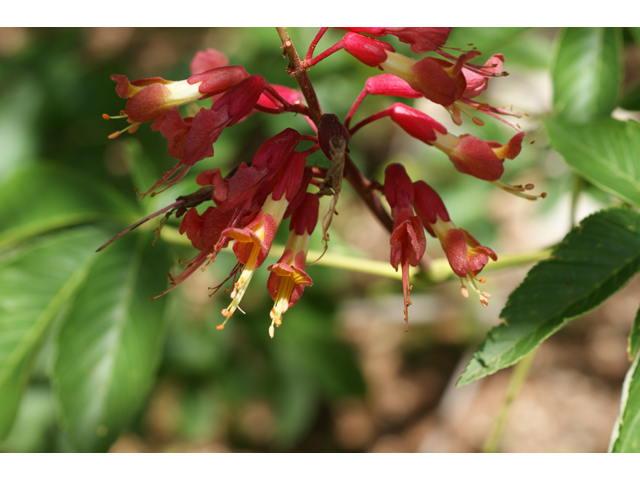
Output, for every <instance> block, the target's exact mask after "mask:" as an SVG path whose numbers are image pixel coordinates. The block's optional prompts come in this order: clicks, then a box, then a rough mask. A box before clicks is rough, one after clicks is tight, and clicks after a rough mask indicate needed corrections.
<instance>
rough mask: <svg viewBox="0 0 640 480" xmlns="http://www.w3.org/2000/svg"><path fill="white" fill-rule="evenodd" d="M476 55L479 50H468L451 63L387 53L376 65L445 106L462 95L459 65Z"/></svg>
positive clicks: (461, 75)
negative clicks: (382, 60) (378, 64)
mask: <svg viewBox="0 0 640 480" xmlns="http://www.w3.org/2000/svg"><path fill="white" fill-rule="evenodd" d="M476 55H479V52H477V51H475V50H472V51H470V52H466V53H464V54H462V55H461V56H460V57H459V58H458V59H457V60H456V62H455V63H451V62H449V61H447V60H443V59H440V58H432V57H425V58H422V59H421V60H417V61H416V60H414V59H412V58H408V57H405V56H404V55H400V54H399V53H389V54H388V55H387V59H386V60H385V61H384V62H382V63H381V64H380V68H381V69H382V70H384V71H385V72H389V73H393V74H394V75H397V76H399V77H400V78H403V79H405V80H406V81H407V82H408V83H409V85H411V88H413V89H414V90H416V91H418V92H420V93H422V94H423V95H424V96H425V97H426V98H428V99H429V100H431V101H432V102H434V103H437V104H439V105H442V106H445V107H447V106H449V105H451V104H452V103H454V102H455V101H456V100H458V99H459V98H461V97H462V95H463V94H464V92H465V90H466V88H467V82H466V79H465V76H464V74H463V73H462V67H463V66H464V64H465V63H466V62H468V61H469V60H471V59H472V58H473V57H475V56H476Z"/></svg>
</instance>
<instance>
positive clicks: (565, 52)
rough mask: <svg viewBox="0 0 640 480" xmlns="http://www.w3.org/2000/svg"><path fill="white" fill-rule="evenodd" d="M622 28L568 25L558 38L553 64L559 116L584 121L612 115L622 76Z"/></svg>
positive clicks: (555, 99)
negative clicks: (573, 26) (572, 26)
mask: <svg viewBox="0 0 640 480" xmlns="http://www.w3.org/2000/svg"><path fill="white" fill-rule="evenodd" d="M622 50H623V44H622V31H621V29H619V28H566V29H564V31H563V32H562V33H561V35H559V37H558V43H557V44H556V50H555V57H554V61H553V64H552V67H551V78H552V81H553V106H554V108H555V112H556V114H557V115H558V117H559V118H560V119H562V120H565V121H569V122H571V123H584V122H588V121H590V120H593V119H594V118H597V117H603V116H609V114H610V113H611V112H612V111H613V109H614V108H616V106H617V102H618V95H619V89H620V83H621V79H622V62H621V58H622Z"/></svg>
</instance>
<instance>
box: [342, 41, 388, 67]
mask: <svg viewBox="0 0 640 480" xmlns="http://www.w3.org/2000/svg"><path fill="white" fill-rule="evenodd" d="M342 40H343V42H344V44H343V45H344V49H345V50H346V51H347V52H349V53H350V54H351V55H353V56H354V57H356V58H357V59H358V60H360V61H361V62H362V63H364V64H365V65H367V66H369V67H377V66H379V65H380V64H381V63H382V62H384V61H385V60H386V59H387V54H388V53H390V52H395V50H394V49H393V47H392V46H391V45H389V44H388V43H384V42H381V41H380V40H376V39H375V38H369V37H365V36H364V35H358V34H357V33H347V34H345V36H344V38H343V39H342Z"/></svg>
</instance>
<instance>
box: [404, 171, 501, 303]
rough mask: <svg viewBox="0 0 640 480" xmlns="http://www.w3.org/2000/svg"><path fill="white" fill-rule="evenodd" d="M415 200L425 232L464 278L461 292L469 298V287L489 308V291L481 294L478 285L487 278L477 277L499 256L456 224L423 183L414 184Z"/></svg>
mask: <svg viewBox="0 0 640 480" xmlns="http://www.w3.org/2000/svg"><path fill="white" fill-rule="evenodd" d="M413 186H414V191H415V198H414V202H413V208H414V209H415V211H416V213H417V214H418V216H419V217H420V219H421V220H422V223H423V224H424V227H425V229H426V230H427V231H428V232H429V234H430V235H431V236H433V237H437V238H438V240H440V244H441V245H442V249H443V250H444V252H445V254H446V256H447V260H448V261H449V265H450V266H451V269H452V270H453V272H454V273H455V274H456V275H457V276H458V277H460V281H461V283H462V287H461V291H462V294H463V295H464V296H465V297H468V295H469V294H468V292H467V287H466V286H465V284H464V282H463V281H462V280H463V279H466V280H467V284H468V285H469V287H471V289H472V290H473V291H474V292H476V294H477V295H478V298H479V299H480V303H482V305H483V306H485V307H486V306H487V305H488V303H489V302H488V299H489V298H491V295H489V294H488V293H487V292H481V291H480V289H479V288H478V285H477V283H484V282H485V280H484V278H481V279H478V278H477V275H478V274H479V273H480V272H481V271H482V269H483V268H484V266H485V265H486V264H487V263H488V262H489V258H491V259H492V260H494V261H496V260H498V256H497V255H496V254H495V252H494V251H493V250H491V249H490V248H489V247H484V246H482V245H480V243H479V242H478V241H477V240H476V239H475V238H474V237H473V236H471V234H470V233H469V232H467V231H466V230H464V229H462V228H458V227H456V225H455V224H454V223H453V222H452V221H451V219H450V218H449V213H448V212H447V209H446V207H445V206H444V203H443V202H442V199H441V198H440V195H438V194H437V193H436V191H435V190H434V189H433V188H431V187H430V186H429V185H427V184H426V183H425V182H423V181H422V180H420V181H418V182H415V183H414V184H413Z"/></svg>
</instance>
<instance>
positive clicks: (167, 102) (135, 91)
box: [111, 66, 249, 123]
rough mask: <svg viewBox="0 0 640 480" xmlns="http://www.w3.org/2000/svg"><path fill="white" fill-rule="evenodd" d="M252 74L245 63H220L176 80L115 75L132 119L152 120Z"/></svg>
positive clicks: (215, 92)
mask: <svg viewBox="0 0 640 480" xmlns="http://www.w3.org/2000/svg"><path fill="white" fill-rule="evenodd" d="M248 76H249V74H248V73H247V72H246V70H245V69H244V68H243V67H240V66H234V67H220V68H214V69H213V70H208V71H206V72H203V73H198V74H196V75H192V76H191V77H189V78H188V79H187V80H182V81H179V82H172V81H170V80H165V79H163V78H160V77H154V78H143V79H140V80H135V81H133V82H130V81H129V80H128V79H127V77H126V76H124V75H111V80H113V81H114V82H116V83H117V84H118V86H117V87H116V93H117V94H118V96H119V97H120V98H128V99H129V101H128V102H127V106H126V108H125V110H126V112H127V115H128V117H129V118H128V122H129V123H143V122H152V121H154V120H157V119H158V118H160V116H161V115H162V114H164V113H165V112H167V111H169V110H171V109H172V108H174V107H178V106H180V105H186V104H187V103H191V102H195V101H196V100H201V99H203V98H207V97H210V96H212V95H216V94H218V93H222V92H224V91H226V90H228V89H229V88H231V87H233V86H234V85H235V84H237V83H238V82H240V81H242V80H243V79H245V78H247V77H248Z"/></svg>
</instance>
